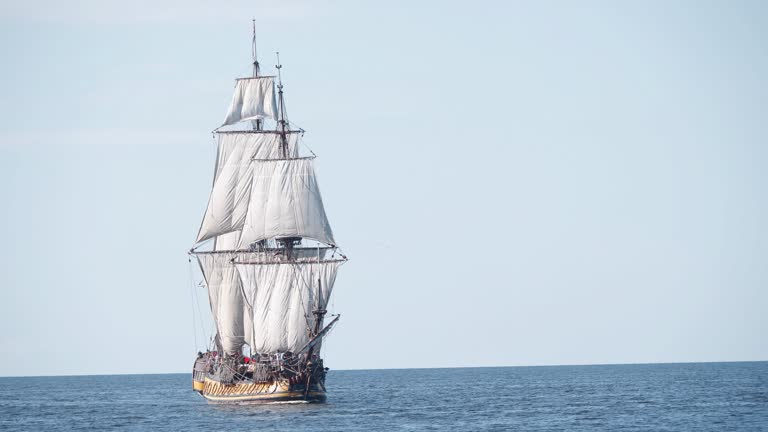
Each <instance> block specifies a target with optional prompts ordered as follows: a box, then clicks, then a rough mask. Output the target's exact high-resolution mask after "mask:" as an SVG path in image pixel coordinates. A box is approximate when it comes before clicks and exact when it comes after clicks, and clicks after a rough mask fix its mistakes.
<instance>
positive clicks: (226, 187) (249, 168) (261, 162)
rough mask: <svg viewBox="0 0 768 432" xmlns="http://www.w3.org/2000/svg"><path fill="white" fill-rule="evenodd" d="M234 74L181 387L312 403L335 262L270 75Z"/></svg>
mask: <svg viewBox="0 0 768 432" xmlns="http://www.w3.org/2000/svg"><path fill="white" fill-rule="evenodd" d="M252 60H253V74H252V76H250V77H243V78H237V79H236V81H235V92H234V96H233V97H232V102H231V104H230V107H229V110H228V112H227V115H226V117H225V120H224V123H223V124H222V125H221V126H220V127H218V128H217V129H216V130H214V139H215V141H216V143H217V146H218V150H217V157H216V164H215V171H214V178H213V187H212V190H211V193H210V198H209V200H208V206H207V208H206V211H205V215H204V216H203V220H202V223H201V225H200V229H199V231H198V235H197V238H196V239H195V244H194V247H193V248H192V249H191V250H190V251H189V254H190V255H191V257H190V259H192V257H194V258H195V259H196V260H197V261H198V263H199V266H200V270H201V271H202V274H203V279H204V283H205V286H206V288H207V290H208V300H209V302H210V306H211V313H212V317H213V322H214V324H215V327H216V334H215V336H214V337H213V338H212V340H211V342H210V345H209V347H208V349H207V350H206V351H205V352H202V351H201V352H198V355H197V358H196V359H195V362H194V366H193V372H192V386H193V389H194V390H195V391H196V392H198V393H200V394H201V395H202V396H203V397H204V398H206V399H207V400H208V401H209V402H212V403H264V402H284V401H308V402H322V401H325V399H326V389H325V378H326V372H327V368H326V367H325V366H324V365H323V359H322V358H321V356H320V351H321V348H322V341H323V338H324V337H325V336H326V335H327V334H328V332H329V331H330V330H331V328H332V327H333V325H334V324H336V322H338V320H339V316H338V315H336V316H333V317H332V319H331V320H330V322H328V323H327V324H326V323H325V322H324V321H325V318H326V314H327V309H326V305H327V304H328V301H329V297H330V295H331V292H332V289H333V285H334V282H335V279H336V273H337V271H338V268H339V266H340V265H342V264H343V263H344V262H346V261H347V257H346V256H345V255H343V253H342V252H341V250H340V249H339V247H338V245H337V244H336V240H335V239H334V237H333V232H332V230H331V226H330V224H329V222H328V218H327V216H326V213H325V208H324V206H323V200H322V198H321V196H320V189H319V187H318V183H317V179H316V177H315V171H314V168H313V162H314V158H315V154H314V153H313V152H311V150H310V151H309V152H310V153H311V154H310V155H303V154H302V152H301V151H300V144H301V143H302V137H303V135H304V130H303V129H300V128H298V127H296V126H295V125H294V124H292V123H291V122H290V121H288V118H287V115H286V109H285V99H284V94H283V83H282V75H281V68H282V65H281V64H280V55H279V53H277V65H276V66H275V67H276V68H277V76H274V75H261V71H260V65H259V62H258V60H257V59H256V33H255V23H254V36H253V46H252Z"/></svg>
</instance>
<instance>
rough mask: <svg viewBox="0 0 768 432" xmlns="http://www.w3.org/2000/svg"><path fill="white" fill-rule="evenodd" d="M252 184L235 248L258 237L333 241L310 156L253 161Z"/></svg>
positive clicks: (331, 242) (242, 247) (328, 242)
mask: <svg viewBox="0 0 768 432" xmlns="http://www.w3.org/2000/svg"><path fill="white" fill-rule="evenodd" d="M252 167H253V173H252V176H253V187H252V188H251V194H250V202H249V204H248V210H247V211H246V212H245V218H244V219H245V220H244V224H243V226H242V233H241V235H240V244H239V248H240V249H244V248H247V247H248V246H249V245H250V244H251V243H253V242H257V241H259V240H264V239H270V238H278V237H303V238H309V239H313V240H317V241H320V242H323V243H325V244H328V245H334V244H336V241H335V240H334V239H333V232H332V231H331V225H330V224H329V222H328V218H327V217H326V215H325V209H324V207H323V199H322V197H321V196H320V189H319V188H318V185H317V179H316V178H315V171H314V169H313V167H312V160H311V159H287V160H273V161H262V162H260V163H257V164H253V165H252Z"/></svg>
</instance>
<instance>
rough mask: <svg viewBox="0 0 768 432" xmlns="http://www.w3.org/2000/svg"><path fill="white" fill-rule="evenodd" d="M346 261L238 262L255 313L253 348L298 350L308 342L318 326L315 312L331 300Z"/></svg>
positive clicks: (253, 317)
mask: <svg viewBox="0 0 768 432" xmlns="http://www.w3.org/2000/svg"><path fill="white" fill-rule="evenodd" d="M343 262H344V261H343V260H338V261H325V262H314V263H307V262H283V263H274V264H240V263H236V264H235V267H236V268H237V271H238V272H239V273H240V277H241V279H242V283H243V294H244V296H245V300H246V302H247V303H248V305H249V306H250V307H251V311H252V313H253V315H252V317H251V318H252V320H253V333H254V337H253V345H252V346H251V348H252V349H253V351H254V352H261V353H270V352H285V351H292V352H297V351H298V350H300V349H301V348H302V347H303V346H304V345H306V344H307V342H308V341H309V339H310V337H309V331H308V330H309V329H311V328H312V326H313V325H314V316H313V315H312V311H313V310H314V309H317V308H324V307H325V305H326V304H327V303H328V299H329V298H330V296H331V291H332V290H333V284H334V282H335V281H336V272H337V270H338V268H339V266H340V265H341V264H342V263H343ZM318 280H319V282H320V286H321V290H320V292H321V294H322V295H321V297H320V298H318Z"/></svg>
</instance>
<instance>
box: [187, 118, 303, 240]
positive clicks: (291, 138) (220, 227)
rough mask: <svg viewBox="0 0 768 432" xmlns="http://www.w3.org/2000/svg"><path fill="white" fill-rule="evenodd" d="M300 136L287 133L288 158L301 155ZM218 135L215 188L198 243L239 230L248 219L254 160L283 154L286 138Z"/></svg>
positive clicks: (263, 135) (248, 134) (295, 133)
mask: <svg viewBox="0 0 768 432" xmlns="http://www.w3.org/2000/svg"><path fill="white" fill-rule="evenodd" d="M299 136H300V134H299V133H297V132H292V133H289V134H287V135H286V145H287V150H288V153H287V155H288V157H296V156H297V155H298V140H299ZM217 137H218V141H219V147H218V155H217V158H216V173H215V174H214V182H213V189H212V190H211V196H210V198H209V199H208V208H207V209H206V211H205V216H203V222H202V223H201V224H200V231H199V232H198V235H197V240H196V242H197V243H199V242H201V241H204V240H207V239H209V238H212V237H216V236H221V235H223V234H226V233H230V232H233V231H239V230H240V229H241V228H242V227H243V223H244V222H245V214H246V211H247V210H248V201H249V199H250V196H251V186H252V179H253V163H254V162H253V159H259V160H262V159H277V158H281V157H283V154H282V150H281V146H282V145H281V139H282V138H281V135H280V134H278V133H248V132H241V133H220V134H217ZM235 244H236V243H235ZM218 249H220V250H226V249H223V248H218ZM231 249H235V248H234V247H232V248H231Z"/></svg>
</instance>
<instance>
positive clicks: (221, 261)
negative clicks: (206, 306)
mask: <svg viewBox="0 0 768 432" xmlns="http://www.w3.org/2000/svg"><path fill="white" fill-rule="evenodd" d="M235 256H236V254H205V255H197V260H198V262H199V263H200V269H201V270H202V272H203V276H204V277H205V284H206V286H207V287H208V300H209V301H210V303H211V312H212V314H213V321H214V323H215V324H216V331H217V334H218V335H219V340H220V341H221V347H222V349H223V350H224V352H225V353H227V354H231V353H239V352H240V349H241V348H242V346H243V344H244V343H245V342H246V335H249V334H252V333H253V331H252V327H251V322H248V323H247V325H246V321H247V320H249V315H250V307H249V306H248V305H247V303H246V302H245V301H244V298H243V290H242V286H241V283H240V276H239V275H238V272H237V270H236V269H235V266H234V264H232V259H233V258H234V257H235ZM246 318H248V319H246Z"/></svg>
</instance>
